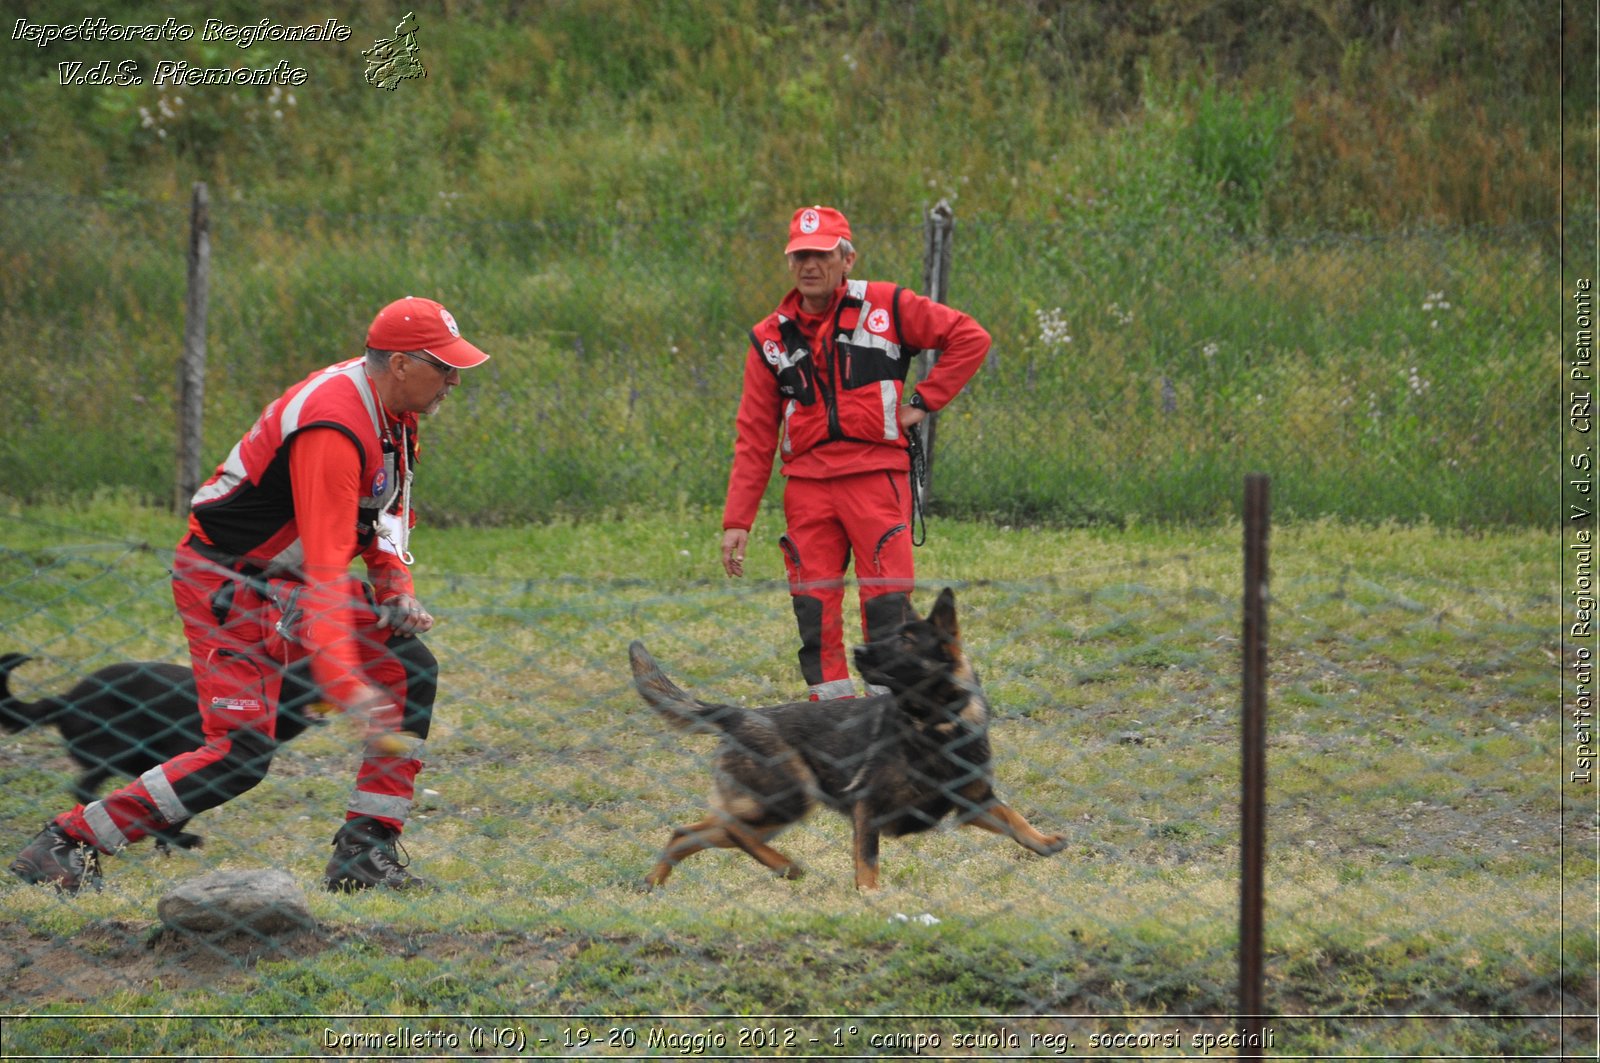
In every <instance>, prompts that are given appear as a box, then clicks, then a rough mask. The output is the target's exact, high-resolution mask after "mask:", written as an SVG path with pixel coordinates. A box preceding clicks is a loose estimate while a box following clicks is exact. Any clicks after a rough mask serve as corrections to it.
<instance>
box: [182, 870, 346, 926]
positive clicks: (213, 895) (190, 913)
mask: <svg viewBox="0 0 1600 1063" xmlns="http://www.w3.org/2000/svg"><path fill="white" fill-rule="evenodd" d="M156 914H157V915H159V916H160V917H161V921H162V922H163V923H165V924H166V925H167V926H169V927H171V928H172V929H174V930H185V931H188V932H190V933H199V934H226V933H231V932H234V931H249V932H250V933H253V934H264V935H265V934H284V933H293V932H295V931H299V930H307V929H310V928H311V927H314V926H315V925H316V920H315V919H313V918H312V917H311V909H310V908H309V907H308V906H307V904H306V895H305V891H304V890H302V889H301V888H300V887H299V886H298V885H297V884H296V883H295V880H294V879H293V878H292V877H291V876H290V875H289V873H288V872H287V871H278V870H270V871H213V872H212V873H211V874H209V875H202V876H201V877H200V878H193V879H190V880H189V881H187V882H185V883H183V884H182V885H180V886H178V888H177V889H175V890H173V891H172V892H171V893H169V894H167V895H166V896H165V897H163V898H161V903H160V904H158V905H156Z"/></svg>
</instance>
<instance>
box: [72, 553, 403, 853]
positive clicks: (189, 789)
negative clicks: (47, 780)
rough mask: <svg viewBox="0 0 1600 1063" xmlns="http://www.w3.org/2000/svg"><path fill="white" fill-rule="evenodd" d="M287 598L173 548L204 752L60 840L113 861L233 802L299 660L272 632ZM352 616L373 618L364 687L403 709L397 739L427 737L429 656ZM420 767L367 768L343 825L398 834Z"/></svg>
mask: <svg viewBox="0 0 1600 1063" xmlns="http://www.w3.org/2000/svg"><path fill="white" fill-rule="evenodd" d="M293 587H294V584H292V583H287V582H278V581H274V583H273V584H272V585H271V587H270V588H269V587H267V586H266V585H264V584H263V583H261V582H260V581H259V580H246V579H243V578H241V577H240V575H239V574H238V573H237V572H234V571H231V570H229V569H227V568H224V567H222V566H220V565H216V564H213V563H212V562H210V561H207V560H205V559H204V558H202V557H200V556H199V555H198V554H196V553H194V552H193V550H191V549H190V548H189V547H188V546H187V545H183V546H179V547H178V551H177V555H176V558H175V564H174V566H173V582H172V596H173V600H174V602H175V603H176V604H177V607H178V614H179V615H180V616H181V617H182V619H183V628H184V634H185V635H187V636H188V639H189V655H190V658H191V660H192V662H193V666H194V675H195V687H196V690H197V693H198V694H199V702H200V705H199V710H200V716H201V721H202V724H203V732H204V734H205V739H206V744H205V745H203V746H201V747H200V748H199V749H196V750H194V751H193V752H190V753H183V754H180V755H179V756H176V757H174V758H173V759H171V760H169V761H167V762H166V763H165V764H161V765H158V766H156V767H154V768H151V769H150V770H149V771H147V772H145V773H144V774H143V775H141V776H140V777H139V778H137V779H135V780H134V781H133V782H131V783H129V784H128V785H126V786H124V787H122V788H121V789H119V790H116V791H115V792H113V793H111V794H109V795H108V796H106V797H104V798H101V799H100V800H98V801H95V802H93V803H91V804H89V805H80V806H78V807H77V808H75V809H73V810H72V811H71V812H68V813H65V814H64V815H62V816H59V817H57V819H56V822H57V823H58V824H59V825H60V826H61V827H62V828H63V829H64V830H65V831H66V832H67V833H68V834H69V835H71V836H72V837H74V838H77V839H79V840H80V841H85V842H89V843H90V844H92V845H94V846H95V847H96V848H98V849H100V850H101V851H102V852H107V853H111V852H116V851H117V850H118V849H120V848H122V847H123V846H125V845H128V844H131V843H132V842H136V841H138V840H139V839H140V838H143V837H145V836H146V835H147V834H150V833H152V832H153V831H156V830H160V829H163V828H166V827H168V826H171V825H173V824H177V823H181V822H183V821H184V820H186V819H188V818H189V817H190V816H192V815H194V814H195V813H197V812H203V811H205V810H206V809H208V808H215V807H216V806H217V805H220V804H223V803H224V802H227V801H230V800H232V799H233V798H235V797H238V796H239V795H240V794H242V793H244V792H245V791H247V790H249V789H251V788H252V787H254V786H255V785H256V784H257V783H258V782H260V781H261V780H262V779H263V778H264V777H265V776H266V774H267V768H268V767H269V766H270V765H271V763H272V755H273V753H274V752H275V751H276V749H277V741H276V738H275V734H274V732H275V726H276V723H277V715H278V695H279V691H280V688H281V687H282V683H283V673H284V669H285V668H286V667H287V666H288V665H289V664H290V663H291V662H293V661H295V660H298V659H300V658H301V657H303V656H304V650H303V649H302V648H301V647H300V646H299V645H298V644H297V643H295V642H293V641H290V640H287V639H285V638H284V636H283V634H282V633H281V632H280V631H279V630H278V622H279V620H280V619H282V617H283V610H282V606H283V604H284V601H285V598H284V596H285V595H286V594H287V593H288V592H289V591H290V590H292V589H293ZM273 592H276V593H273ZM358 611H359V612H361V613H363V614H364V615H366V616H368V617H369V618H370V619H369V621H368V623H367V624H366V625H365V626H364V627H363V629H362V630H361V631H359V632H358V633H357V638H358V646H359V649H358V654H359V657H360V660H361V661H362V668H363V672H364V674H365V676H366V678H367V679H368V681H369V682H371V683H372V684H373V685H374V686H377V687H380V688H382V689H384V690H387V691H390V692H391V693H392V694H393V695H394V698H395V703H396V704H398V705H403V706H405V709H404V713H403V722H402V724H401V726H402V728H403V729H405V730H409V731H412V732H413V733H415V734H418V735H421V736H423V737H426V735H427V732H428V724H429V721H430V719H431V716H432V708H433V696H434V679H435V675H434V673H433V671H432V670H433V669H434V667H435V662H434V661H433V658H432V655H431V654H429V653H428V651H427V649H426V647H424V646H422V644H421V643H420V642H418V641H417V640H415V639H401V638H395V639H391V638H390V636H389V633H388V632H387V630H381V629H379V628H378V627H377V626H376V625H377V619H378V618H377V614H376V612H375V611H373V610H372V609H370V608H367V609H362V610H358ZM401 643H412V644H414V645H411V646H404V647H400V644H401ZM397 648H399V652H398V653H397V652H396V649H397ZM402 658H407V659H402ZM408 688H409V689H408ZM420 757H421V750H420V749H419V750H418V753H417V755H416V757H407V758H399V757H372V756H368V757H365V758H364V759H363V760H362V761H361V766H360V768H359V770H358V772H357V775H356V783H355V790H354V792H353V793H352V794H351V797H350V801H349V804H348V807H347V810H346V818H347V819H353V818H355V817H357V816H370V817H372V818H374V819H377V820H379V821H380V822H383V823H385V824H387V825H389V826H390V827H393V828H395V829H397V830H398V829H402V828H403V827H404V825H405V820H406V816H407V814H408V812H409V810H410V807H411V799H412V796H413V793H414V784H415V779H416V776H417V772H418V771H420V770H421V768H422V761H421V759H420Z"/></svg>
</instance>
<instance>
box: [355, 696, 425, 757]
mask: <svg viewBox="0 0 1600 1063" xmlns="http://www.w3.org/2000/svg"><path fill="white" fill-rule="evenodd" d="M348 715H349V716H350V718H351V720H352V722H353V723H354V724H355V726H356V731H357V733H358V735H359V736H360V738H361V743H362V746H363V747H364V749H365V750H366V755H367V756H369V757H410V756H415V755H416V752H417V749H418V747H420V746H421V745H422V739H421V738H420V737H418V736H417V735H414V734H412V733H411V732H410V731H402V730H400V722H401V718H402V717H401V712H400V706H399V705H397V704H395V701H394V698H393V697H391V696H390V695H389V692H388V691H386V690H380V689H379V688H377V687H375V686H372V685H370V684H363V687H362V693H361V694H360V696H359V697H358V699H357V700H356V701H353V702H351V704H350V708H349V711H348Z"/></svg>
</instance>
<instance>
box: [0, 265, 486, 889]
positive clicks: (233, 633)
mask: <svg viewBox="0 0 1600 1063" xmlns="http://www.w3.org/2000/svg"><path fill="white" fill-rule="evenodd" d="M366 345H367V352H366V355H365V357H360V358H352V359H350V360H348V361H345V362H340V363H338V364H336V365H332V366H329V367H327V368H325V369H321V370H318V371H317V372H315V373H312V374H311V375H310V376H308V377H307V378H306V379H305V380H302V381H301V382H300V383H298V384H295V385H294V386H293V387H291V388H289V390H287V391H286V392H284V393H283V395H282V396H280V397H279V398H277V399H276V400H274V401H273V402H272V403H270V404H269V405H268V406H267V408H266V409H265V410H264V411H263V412H262V414H261V416H260V418H259V419H258V420H257V421H256V423H255V426H254V427H253V428H251V429H250V431H249V433H248V434H247V435H246V436H245V437H244V439H242V440H240V442H239V443H238V444H237V445H236V446H235V447H234V448H233V452H232V453H231V454H229V455H228V458H227V460H226V461H224V462H223V463H222V464H221V465H220V466H218V468H217V471H216V473H215V474H214V475H213V476H212V477H211V479H210V480H208V481H207V482H206V483H205V484H204V485H202V486H201V488H200V490H199V491H197V492H196V493H195V496H194V499H193V502H192V504H191V508H190V515H189V529H188V534H186V535H185V536H184V538H183V540H182V542H180V543H179V544H178V548H177V552H176V555H175V557H174V564H173V582H172V590H173V599H174V601H175V602H176V603H177V608H178V613H179V615H180V616H181V617H182V618H183V626H184V633H185V635H187V637H188V639H189V652H190V657H191V658H192V660H193V665H194V674H195V684H196V687H197V690H198V692H199V700H200V706H199V708H200V714H201V717H202V721H203V725H204V734H205V738H206V744H205V745H204V746H202V747H201V748H199V749H196V750H194V751H193V752H190V753H184V754H181V755H179V756H176V757H174V758H173V759H171V760H169V761H167V762H166V763H165V764H161V765H158V766H156V767H154V768H151V769H150V770H149V771H147V772H145V773H144V774H143V775H141V776H140V777H139V778H138V779H136V780H134V781H133V782H132V783H130V784H129V785H127V786H124V787H122V788H121V789H120V790H117V791H116V792H115V793H112V794H110V795H109V796H107V797H105V798H103V799H101V800H99V801H95V802H93V803H91V804H89V805H87V806H84V805H80V806H78V807H77V808H75V809H73V810H72V811H71V812H67V813H64V814H62V815H60V816H57V817H56V818H55V820H54V821H53V822H51V823H50V824H49V825H48V826H47V827H46V828H45V829H44V830H43V831H41V832H40V833H39V834H38V835H37V836H36V837H35V838H34V839H33V841H32V842H30V843H29V844H28V846H27V847H26V848H25V849H23V851H22V852H21V854H20V855H18V857H17V858H16V860H14V861H13V862H12V864H11V870H12V871H13V872H14V873H15V874H17V875H19V876H21V877H22V878H23V879H25V880H27V881H29V882H45V883H50V884H53V885H55V886H57V887H58V888H60V889H62V890H65V891H68V892H75V891H77V890H78V889H79V888H80V887H81V886H83V885H84V884H85V883H93V882H96V881H97V880H98V878H99V875H100V868H99V854H100V853H106V854H111V853H115V852H117V851H118V850H120V849H122V848H123V847H124V846H126V845H130V844H132V843H133V842H136V841H138V840H139V839H140V838H143V837H145V836H146V835H148V834H150V833H152V832H153V831H155V830H159V829H161V828H164V827H166V826H167V825H169V824H172V823H176V822H179V821H181V820H184V819H187V818H189V817H190V816H192V815H194V814H195V813H197V812H202V811H204V810H205V809H208V808H214V807H216V806H217V805H220V804H223V803H224V802H226V801H230V800H232V799H233V798H235V797H238V796H239V795H240V794H242V793H244V792H245V791H247V790H249V789H250V788H251V787H253V786H255V785H256V783H258V782H260V781H261V779H262V778H263V777H264V776H265V775H266V772H267V767H268V765H269V764H270V763H271V760H272V755H273V752H274V750H275V749H276V746H277V743H276V740H275V738H274V733H275V725H276V719H277V710H278V698H279V691H280V686H281V684H282V680H283V671H284V668H285V667H286V666H287V665H288V664H289V663H290V662H292V661H295V660H298V659H300V658H303V657H307V656H309V657H310V664H311V669H312V676H313V678H314V680H315V681H316V682H317V684H318V685H319V687H320V688H321V690H322V696H323V698H324V699H325V701H327V702H328V703H330V704H331V705H332V706H333V707H334V708H336V709H338V710H342V711H345V712H347V713H349V714H351V715H352V716H353V717H354V718H355V719H356V720H357V721H358V722H359V724H360V726H361V728H362V733H363V737H364V741H365V747H364V751H363V757H362V761H361V766H360V768H359V770H358V772H357V774H356V781H355V788H354V790H353V791H352V793H351V795H350V799H349V803H348V805H347V810H346V814H345V822H344V825H343V826H342V827H341V828H340V829H339V831H338V833H337V834H336V836H335V837H334V841H333V847H334V852H333V857H332V859H331V860H330V861H329V862H328V866H327V869H326V871H325V872H324V884H325V885H326V886H327V888H328V889H330V890H351V889H363V888H366V887H368V886H387V887H390V888H393V889H411V888H415V887H418V886H421V885H422V884H423V883H422V880H421V879H419V878H416V877H415V876H413V875H411V874H410V873H409V872H408V871H406V870H405V867H404V865H403V863H402V861H401V859H400V856H399V853H398V851H397V848H396V843H397V841H398V839H399V837H400V833H401V831H402V829H403V828H404V826H405V821H406V816H407V813H408V812H409V810H410V807H411V799H412V795H413V792H414V789H413V788H414V785H415V780H416V776H417V772H418V771H419V770H420V769H421V767H422V756H423V749H422V740H423V739H424V738H426V737H427V734H428V725H429V721H430V718H431V716H432V710H433V699H434V691H435V680H436V677H437V662H436V661H435V660H434V658H433V655H432V654H430V653H429V652H428V650H427V647H426V646H424V645H423V644H422V642H421V641H420V640H419V639H417V638H416V637H415V636H416V635H419V634H421V633H423V632H426V631H427V630H429V629H430V628H431V627H432V626H433V617H432V616H430V615H429V613H428V611H427V610H426V609H424V608H423V607H422V604H421V603H420V602H418V601H417V599H416V597H415V596H414V594H413V587H412V581H411V573H410V569H409V568H408V566H409V564H410V562H411V556H410V554H409V553H408V551H407V549H406V544H407V541H408V539H409V537H410V532H411V527H412V525H413V523H414V517H413V514H412V512H411V476H412V470H413V468H414V466H415V464H416V460H417V450H418V448H417V420H418V414H423V413H434V412H435V411H437V410H438V408H439V405H440V403H442V402H443V401H444V400H445V397H446V396H447V395H449V393H450V391H451V389H453V388H455V387H456V386H457V385H459V384H460V383H461V371H462V370H464V369H470V368H472V367H473V366H476V365H481V364H482V363H483V362H484V361H485V360H487V358H488V355H486V354H484V353H483V352H482V351H480V350H479V349H478V348H477V347H475V346H473V345H472V344H471V343H468V342H467V341H466V340H464V339H462V338H461V332H460V330H459V329H458V328H457V326H456V322H455V319H454V318H453V317H451V315H450V313H449V311H447V310H446V309H445V308H444V307H442V306H440V305H439V304H438V303H436V302H434V301H432V300H431V299H419V298H413V297H409V296H408V297H407V298H404V299H400V300H397V301H395V302H393V303H390V304H389V305H388V306H386V307H384V308H383V309H382V310H381V311H379V312H378V316H377V317H376V318H375V319H374V320H373V322H372V326H371V328H370V329H369V330H368V331H367V344H366ZM358 556H359V557H360V558H361V559H362V560H363V561H364V562H365V565H366V573H367V578H368V580H369V581H370V584H371V587H370V597H369V596H368V588H366V587H365V586H364V585H363V584H362V583H361V582H360V581H358V580H357V579H356V578H355V577H354V576H352V575H351V574H350V571H349V568H350V562H351V561H353V560H354V559H355V558H356V557H358ZM374 603H375V604H374Z"/></svg>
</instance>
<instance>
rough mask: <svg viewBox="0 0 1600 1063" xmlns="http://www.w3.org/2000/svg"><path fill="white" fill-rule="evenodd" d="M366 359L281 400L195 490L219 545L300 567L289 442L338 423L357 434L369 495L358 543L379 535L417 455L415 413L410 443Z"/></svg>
mask: <svg viewBox="0 0 1600 1063" xmlns="http://www.w3.org/2000/svg"><path fill="white" fill-rule="evenodd" d="M365 362H366V359H365V358H353V359H351V360H350V361H347V362H340V363H339V364H338V365H331V366H329V367H327V368H326V369H321V370H318V371H317V372H315V373H312V374H311V375H310V376H308V377H306V378H305V379H304V380H302V381H301V382H300V383H298V384H296V385H294V386H293V387H291V388H290V389H289V390H288V391H286V392H284V393H283V394H282V395H281V396H279V397H278V398H276V399H274V400H273V401H272V402H271V403H269V404H268V405H267V408H266V409H265V410H263V411H262V412H261V416H260V417H259V418H258V419H257V420H256V423H255V425H254V427H252V428H251V429H250V431H249V432H248V433H246V435H245V437H244V438H243V439H241V440H240V441H239V442H238V443H237V444H235V445H234V448H233V451H232V452H231V453H230V454H229V455H228V457H227V459H226V460H225V461H223V463H222V464H221V465H219V466H217V471H216V472H215V473H214V474H213V475H212V477H211V479H209V480H207V481H206V482H205V483H204V484H203V485H201V487H200V489H199V490H198V491H196V492H195V495H194V499H193V501H192V503H191V504H192V507H193V508H192V517H193V519H194V520H195V522H196V523H198V525H199V526H200V529H201V530H202V531H203V532H204V533H205V536H206V538H207V539H209V540H211V542H212V543H214V544H215V545H216V546H217V547H218V548H220V549H222V550H224V551H226V552H227V553H230V554H233V555H235V556H236V557H240V558H249V559H250V560H251V562H253V563H254V564H256V565H257V566H259V567H260V568H262V569H265V570H267V571H268V572H271V573H274V574H276V573H279V572H282V573H285V574H289V573H293V572H295V571H296V570H298V568H299V566H300V563H301V561H302V560H303V558H302V556H301V553H300V549H299V546H300V533H299V530H298V528H297V527H296V524H295V516H294V496H293V493H292V490H291V485H290V482H289V447H288V443H289V441H290V440H291V439H293V438H294V436H295V434H296V433H299V432H303V431H305V430H306V429H308V428H333V429H336V430H338V431H340V432H342V433H344V434H345V435H346V436H348V437H349V438H350V440H351V441H352V442H354V443H355V445H356V450H357V451H359V452H360V455H361V483H362V485H363V487H364V489H365V490H366V492H367V493H366V494H365V495H364V496H363V497H362V498H361V501H360V505H359V508H358V511H357V512H354V513H351V514H350V519H351V520H352V521H353V522H355V525H356V539H357V543H358V544H359V545H361V546H365V545H366V544H367V543H369V542H371V541H372V536H373V531H374V523H375V521H376V519H377V516H378V514H379V513H380V512H381V511H382V510H383V509H385V508H387V507H388V506H389V505H390V503H391V502H393V501H394V499H395V497H396V496H397V495H398V493H399V491H400V487H401V482H402V480H403V478H404V476H405V473H406V471H407V470H408V469H410V468H411V467H412V466H413V465H414V463H415V459H416V418H415V416H414V415H411V414H406V415H403V416H402V419H401V420H402V423H403V424H405V425H406V427H407V429H408V431H407V432H406V433H405V435H406V438H407V450H408V451H410V453H408V454H406V455H405V456H404V457H403V458H400V457H397V454H396V448H395V446H394V444H393V443H391V442H390V441H389V439H388V438H387V436H386V434H385V433H384V432H383V431H382V422H381V418H382V416H383V414H382V412H381V406H380V403H379V401H378V396H377V394H376V392H374V391H373V388H372V381H371V380H369V379H367V374H366V366H365Z"/></svg>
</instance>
